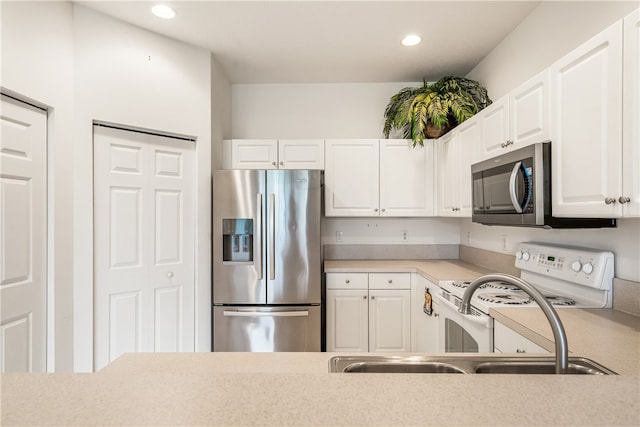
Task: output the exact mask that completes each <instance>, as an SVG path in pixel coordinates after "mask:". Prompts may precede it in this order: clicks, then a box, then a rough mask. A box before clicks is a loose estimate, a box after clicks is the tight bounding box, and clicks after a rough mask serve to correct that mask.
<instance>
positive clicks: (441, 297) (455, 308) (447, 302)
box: [436, 293, 462, 314]
mask: <svg viewBox="0 0 640 427" xmlns="http://www.w3.org/2000/svg"><path fill="white" fill-rule="evenodd" d="M436 299H437V300H438V301H440V302H441V303H442V304H445V305H448V306H449V307H451V308H453V309H454V310H455V311H458V309H457V307H456V305H455V304H453V303H452V302H451V301H449V300H446V299H445V298H444V297H443V296H442V295H440V294H439V293H437V294H436ZM460 314H462V313H460Z"/></svg>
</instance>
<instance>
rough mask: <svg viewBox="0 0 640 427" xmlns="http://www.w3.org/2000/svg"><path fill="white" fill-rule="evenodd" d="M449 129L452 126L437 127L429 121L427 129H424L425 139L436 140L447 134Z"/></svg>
mask: <svg viewBox="0 0 640 427" xmlns="http://www.w3.org/2000/svg"><path fill="white" fill-rule="evenodd" d="M451 128H452V126H451V125H448V124H447V125H444V126H443V127H438V126H436V125H434V124H433V123H431V121H428V122H427V128H426V129H425V131H424V134H425V137H427V139H436V138H440V137H441V136H442V135H444V134H445V133H447V132H449V131H450V130H451Z"/></svg>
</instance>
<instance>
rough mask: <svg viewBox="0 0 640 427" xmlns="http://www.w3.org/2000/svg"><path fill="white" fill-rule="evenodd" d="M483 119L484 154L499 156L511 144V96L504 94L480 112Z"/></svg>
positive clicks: (486, 157) (486, 155)
mask: <svg viewBox="0 0 640 427" xmlns="http://www.w3.org/2000/svg"><path fill="white" fill-rule="evenodd" d="M480 120H482V156H483V158H485V159H488V158H490V157H494V156H497V155H498V154H500V153H501V152H503V150H504V149H505V148H508V147H509V146H510V142H511V141H510V136H509V96H508V95H506V96H503V97H502V98H500V99H499V100H497V101H495V102H494V103H493V104H491V105H489V106H488V107H487V108H485V109H484V110H482V111H481V112H480Z"/></svg>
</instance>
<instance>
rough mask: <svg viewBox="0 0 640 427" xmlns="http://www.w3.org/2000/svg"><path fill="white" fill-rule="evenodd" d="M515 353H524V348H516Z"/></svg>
mask: <svg viewBox="0 0 640 427" xmlns="http://www.w3.org/2000/svg"><path fill="white" fill-rule="evenodd" d="M516 353H526V350H525V349H523V348H516Z"/></svg>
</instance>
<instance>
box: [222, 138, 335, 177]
mask: <svg viewBox="0 0 640 427" xmlns="http://www.w3.org/2000/svg"><path fill="white" fill-rule="evenodd" d="M224 144H225V148H224V151H225V154H226V155H225V157H230V161H228V160H229V159H225V164H226V166H227V168H229V169H320V170H322V169H324V140H323V139H280V140H278V139H233V140H229V141H225V142H224Z"/></svg>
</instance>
